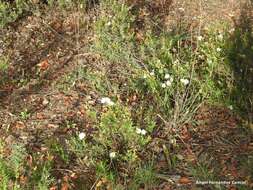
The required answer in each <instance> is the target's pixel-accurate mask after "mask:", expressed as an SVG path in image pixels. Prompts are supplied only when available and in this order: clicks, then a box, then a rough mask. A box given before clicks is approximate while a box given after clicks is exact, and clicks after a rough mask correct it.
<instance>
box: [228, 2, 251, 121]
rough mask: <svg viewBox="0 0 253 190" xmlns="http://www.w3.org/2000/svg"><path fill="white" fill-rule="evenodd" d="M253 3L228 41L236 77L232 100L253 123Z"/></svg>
mask: <svg viewBox="0 0 253 190" xmlns="http://www.w3.org/2000/svg"><path fill="white" fill-rule="evenodd" d="M252 7H253V4H252V2H251V3H249V5H247V4H246V5H245V7H244V8H243V9H242V12H241V16H240V18H239V21H238V23H237V24H236V26H235V29H234V31H233V32H232V35H231V36H230V38H229V39H228V40H227V43H226V49H227V52H226V54H227V62H228V64H229V65H230V67H231V70H232V73H233V75H234V88H233V89H232V91H231V100H232V103H233V104H234V105H235V107H236V108H237V110H238V111H239V112H240V113H241V116H243V117H244V118H246V119H247V120H249V121H250V122H251V123H252V121H253V118H252V113H253V102H252V100H253V61H252V60H253V22H252V17H253V16H252V13H251V10H252Z"/></svg>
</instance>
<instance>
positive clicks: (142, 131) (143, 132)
mask: <svg viewBox="0 0 253 190" xmlns="http://www.w3.org/2000/svg"><path fill="white" fill-rule="evenodd" d="M136 133H137V134H140V135H146V134H147V131H146V130H145V129H140V128H136Z"/></svg>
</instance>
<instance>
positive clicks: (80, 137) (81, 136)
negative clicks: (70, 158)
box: [78, 132, 86, 140]
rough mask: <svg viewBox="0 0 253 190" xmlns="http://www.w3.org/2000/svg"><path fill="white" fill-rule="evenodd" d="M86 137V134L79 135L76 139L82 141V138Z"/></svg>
mask: <svg viewBox="0 0 253 190" xmlns="http://www.w3.org/2000/svg"><path fill="white" fill-rule="evenodd" d="M85 137H86V134H85V133H83V132H82V133H79V135H78V138H79V139H80V140H83V139H84V138H85Z"/></svg>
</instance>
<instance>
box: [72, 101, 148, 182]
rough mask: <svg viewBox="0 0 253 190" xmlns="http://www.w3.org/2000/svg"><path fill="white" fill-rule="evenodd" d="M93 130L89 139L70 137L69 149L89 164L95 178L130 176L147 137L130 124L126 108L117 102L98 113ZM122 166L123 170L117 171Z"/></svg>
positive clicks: (138, 162)
mask: <svg viewBox="0 0 253 190" xmlns="http://www.w3.org/2000/svg"><path fill="white" fill-rule="evenodd" d="M97 130H98V131H97V133H96V134H94V135H93V140H92V141H91V142H90V141H86V139H83V140H80V139H79V138H77V137H76V138H72V139H71V141H70V147H71V150H72V151H73V152H74V153H75V154H76V155H77V156H78V157H79V158H82V159H84V160H85V161H84V162H85V163H86V164H87V165H88V166H91V167H93V168H94V169H95V170H96V175H97V176H98V177H99V178H106V179H108V180H110V181H115V180H117V179H119V178H120V177H123V176H125V177H126V176H131V175H133V173H132V172H134V171H135V170H136V169H137V168H138V166H139V164H140V163H141V160H140V158H139V156H138V153H139V152H142V151H143V149H144V148H145V146H146V145H147V143H148V142H149V141H150V137H149V136H148V134H146V132H145V133H144V134H140V133H138V130H140V129H139V128H138V127H136V126H134V125H133V123H132V121H131V115H130V112H129V110H128V109H127V108H125V107H123V106H120V105H117V104H116V105H114V106H112V107H110V108H108V110H107V111H106V112H104V113H102V115H101V117H100V119H99V124H98V126H97ZM143 131H145V130H144V129H143ZM122 167H124V168H125V169H124V170H123V171H120V170H121V168H122Z"/></svg>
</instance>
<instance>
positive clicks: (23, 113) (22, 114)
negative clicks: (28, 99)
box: [20, 109, 30, 120]
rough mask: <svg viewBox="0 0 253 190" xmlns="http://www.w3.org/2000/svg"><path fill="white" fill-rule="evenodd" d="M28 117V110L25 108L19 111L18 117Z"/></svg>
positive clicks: (23, 118)
mask: <svg viewBox="0 0 253 190" xmlns="http://www.w3.org/2000/svg"><path fill="white" fill-rule="evenodd" d="M29 117H30V113H29V112H28V110H27V109H25V110H24V111H22V112H20V118H21V119H22V120H26V119H28V118H29Z"/></svg>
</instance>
